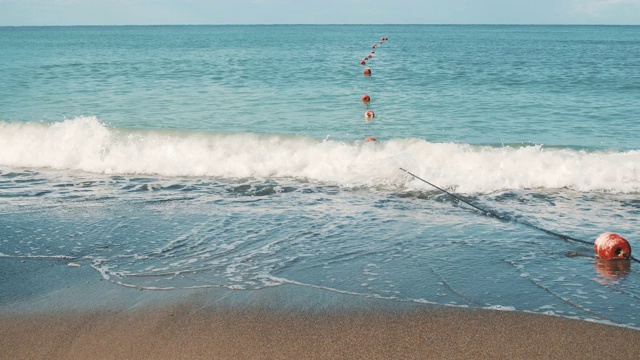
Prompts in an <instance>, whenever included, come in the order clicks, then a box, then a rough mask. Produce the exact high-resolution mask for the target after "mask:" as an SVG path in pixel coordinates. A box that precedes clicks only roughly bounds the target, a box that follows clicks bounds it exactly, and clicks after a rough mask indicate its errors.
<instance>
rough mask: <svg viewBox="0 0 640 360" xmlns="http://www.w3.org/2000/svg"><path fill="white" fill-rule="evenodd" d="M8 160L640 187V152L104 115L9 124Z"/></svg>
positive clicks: (266, 174)
mask: <svg viewBox="0 0 640 360" xmlns="http://www.w3.org/2000/svg"><path fill="white" fill-rule="evenodd" d="M0 165H3V166H11V167H29V168H52V169H60V170H81V171H86V172H93V173H102V174H147V175H154V174H155V175H162V176H211V177H223V178H225V177H226V178H246V177H255V178H281V177H288V178H297V179H304V180H310V181H320V182H331V183H337V184H340V185H343V186H375V187H380V186H382V187H385V188H408V189H413V188H415V189H424V188H425V186H426V185H425V184H423V183H421V182H419V181H416V180H415V179H413V178H410V177H408V176H407V175H406V174H404V173H403V172H401V171H399V170H398V168H400V167H403V168H406V169H409V170H410V171H412V172H413V173H415V174H416V175H418V176H421V177H424V178H425V179H427V180H429V181H430V182H433V183H435V184H438V185H439V186H443V187H455V188H456V191H458V192H462V193H472V192H491V191H497V190H505V189H524V188H572V189H575V190H579V191H611V192H624V193H630V192H640V151H637V150H632V151H623V152H622V151H593V152H592V151H584V150H574V149H563V148H553V149H547V148H544V147H543V146H541V145H532V146H524V147H490V146H472V145H468V144H454V143H430V142H428V141H426V140H424V139H415V138H414V139H391V140H388V141H379V142H377V143H365V142H363V141H355V142H340V141H332V140H324V141H322V140H318V139H313V138H309V137H303V136H289V135H277V134H276V135H259V134H251V133H238V134H223V133H213V132H197V131H191V132H188V131H172V130H134V129H122V128H112V127H107V126H105V125H104V124H102V123H101V122H100V121H99V120H98V119H97V118H96V117H78V118H75V119H68V120H65V121H62V122H57V123H33V122H28V123H8V122H0Z"/></svg>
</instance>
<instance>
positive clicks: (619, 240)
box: [593, 232, 631, 260]
mask: <svg viewBox="0 0 640 360" xmlns="http://www.w3.org/2000/svg"><path fill="white" fill-rule="evenodd" d="M593 250H595V252H596V255H598V257H600V258H601V259H604V260H615V259H629V258H630V257H631V245H629V242H628V241H627V240H626V239H625V238H623V237H622V236H620V235H618V234H614V233H610V232H606V233H602V234H600V236H598V238H597V239H596V242H595V243H594V244H593Z"/></svg>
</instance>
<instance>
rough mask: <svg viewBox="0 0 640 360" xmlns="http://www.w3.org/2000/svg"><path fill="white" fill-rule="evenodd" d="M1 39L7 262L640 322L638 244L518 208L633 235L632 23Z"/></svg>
mask: <svg viewBox="0 0 640 360" xmlns="http://www.w3.org/2000/svg"><path fill="white" fill-rule="evenodd" d="M382 36H387V37H389V41H386V42H384V43H382V44H380V43H379V39H380V38H381V37H382ZM374 44H377V47H376V48H375V49H373V48H372V45H374ZM0 49H2V51H0V215H1V217H0V261H2V257H5V258H25V259H31V260H35V259H40V260H42V261H51V260H52V259H53V260H55V259H60V260H63V261H73V262H76V263H81V264H85V265H87V266H92V267H93V268H94V269H95V270H96V276H101V277H103V278H105V279H108V280H109V281H112V282H114V283H117V284H121V285H123V286H130V287H136V288H144V289H157V290H166V291H171V290H172V289H177V288H199V287H224V288H229V289H237V290H238V291H243V289H260V288H264V287H272V286H279V285H282V284H292V285H298V286H307V287H314V288H317V289H324V290H326V291H332V292H340V293H344V294H352V295H353V296H365V297H376V298H381V299H387V300H388V301H389V302H418V303H435V304H444V305H454V306H469V307H482V308H502V309H515V310H518V311H532V312H538V313H549V314H555V315H560V316H566V317H575V318H579V319H589V320H596V321H603V322H609V323H614V324H620V325H625V326H632V327H637V328H640V318H639V317H640V263H635V262H632V263H629V262H615V263H604V262H600V261H596V259H595V258H594V256H593V250H592V249H591V247H590V246H588V245H585V244H581V243H575V242H565V241H562V240H561V239H559V238H557V237H554V236H552V235H549V234H548V233H545V232H542V231H539V230H536V229H535V228H532V227H527V226H524V225H522V223H521V222H528V223H531V224H533V225H535V226H538V227H541V228H544V229H548V230H551V231H554V232H558V233H562V234H566V235H570V236H572V237H576V238H579V239H584V240H586V241H593V240H594V239H595V237H596V236H597V235H599V234H600V233H602V232H604V231H613V232H617V233H619V234H621V235H622V236H624V237H626V238H627V239H628V240H629V242H630V243H631V246H632V247H633V248H634V249H635V250H636V251H637V252H638V253H636V254H635V255H636V256H638V254H640V217H639V215H640V142H639V140H638V134H640V106H639V104H640V27H637V26H612V27H608V26H417V25H415V26H406V25H389V26H379V25H376V26H364V25H363V26H302V25H301V26H148V27H135V26H134V27H128V26H124V27H16V28H10V27H4V28H0ZM372 50H374V51H375V53H373V54H372V55H373V58H372V59H371V60H369V61H368V62H367V64H366V66H361V65H360V64H359V63H360V61H361V60H362V59H363V58H364V57H365V56H367V55H369V54H370V53H371V51H372ZM365 67H369V68H371V70H372V76H371V77H364V76H363V75H362V70H363V69H364V68H365ZM365 93H367V94H369V95H370V96H371V98H372V101H371V103H370V104H369V108H370V109H372V110H374V111H375V113H376V117H375V120H374V121H372V122H366V121H365V119H364V116H363V114H364V111H365V110H366V109H367V106H365V105H363V104H362V102H361V101H360V98H361V96H362V95H363V94H365ZM369 136H373V137H375V138H377V140H378V141H377V142H364V141H363V140H364V139H365V138H366V137H369ZM400 167H403V168H405V169H407V170H409V171H411V172H413V173H414V174H416V175H418V176H421V177H423V178H424V179H426V180H428V181H430V182H432V183H434V184H437V185H438V186H440V187H443V188H445V189H447V190H449V191H453V192H456V193H458V194H461V195H463V196H465V197H466V198H467V199H469V200H470V201H472V202H474V203H475V204H477V205H479V206H481V207H484V208H488V209H492V210H495V211H496V212H499V213H500V214H503V215H504V216H505V217H509V218H513V219H514V220H517V221H511V222H507V221H500V220H497V219H495V218H492V217H488V216H485V215H483V214H482V213H480V212H478V211H475V210H473V209H472V208H470V207H469V206H467V205H465V204H463V203H460V202H458V201H456V200H454V199H452V198H451V197H449V196H447V195H446V194H444V193H442V192H441V191H438V190H436V189H435V188H433V187H431V186H429V185H427V184H425V183H422V182H420V181H418V180H416V179H414V178H412V177H410V176H409V175H407V174H406V173H404V172H402V171H401V170H399V168H400ZM3 291H12V290H11V288H10V287H9V288H8V289H3Z"/></svg>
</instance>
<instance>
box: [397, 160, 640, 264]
mask: <svg viewBox="0 0 640 360" xmlns="http://www.w3.org/2000/svg"><path fill="white" fill-rule="evenodd" d="M400 170H402V171H404V172H405V173H407V174H409V175H411V176H413V177H414V178H416V179H418V180H420V181H422V182H423V183H425V184H428V185H431V186H433V187H434V188H436V189H438V190H440V191H442V192H443V193H445V194H447V195H449V196H451V197H452V198H454V199H456V200H458V201H461V202H463V203H465V204H467V205H469V206H471V207H472V208H474V209H476V210H478V211H480V212H481V213H483V214H484V215H487V216H490V217H495V218H496V219H499V220H504V221H513V222H517V223H519V224H522V225H525V226H528V227H531V228H534V229H536V230H540V231H542V232H544V233H547V234H549V235H552V236H556V237H559V238H560V239H562V240H565V241H576V242H579V243H583V244H587V245H591V246H593V243H592V242H589V241H586V240H581V239H578V238H574V237H572V236H569V235H564V234H560V233H557V232H555V231H551V230H548V229H545V228H541V227H539V226H537V225H534V224H531V223H529V222H526V221H522V220H518V219H516V218H513V217H507V216H503V215H500V214H498V213H497V212H495V211H492V210H487V209H483V208H481V207H479V206H477V205H475V204H473V203H471V202H470V201H468V200H465V199H464V198H462V197H460V196H458V195H456V194H454V193H451V192H449V191H447V190H445V189H443V188H441V187H439V186H437V185H434V184H432V183H430V182H428V181H427V180H425V179H423V178H421V177H419V176H417V175H415V174H413V173H411V172H410V171H408V170H405V169H403V168H400ZM629 260H633V261H635V262H638V263H640V260H638V259H636V258H635V257H633V256H629Z"/></svg>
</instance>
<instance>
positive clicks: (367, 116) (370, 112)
mask: <svg viewBox="0 0 640 360" xmlns="http://www.w3.org/2000/svg"><path fill="white" fill-rule="evenodd" d="M375 116H376V114H374V113H373V110H367V111H365V112H364V118H365V119H373V118H374V117H375Z"/></svg>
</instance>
